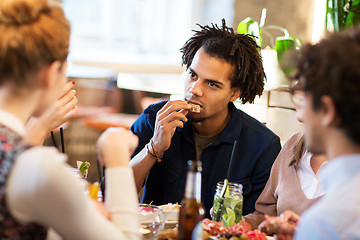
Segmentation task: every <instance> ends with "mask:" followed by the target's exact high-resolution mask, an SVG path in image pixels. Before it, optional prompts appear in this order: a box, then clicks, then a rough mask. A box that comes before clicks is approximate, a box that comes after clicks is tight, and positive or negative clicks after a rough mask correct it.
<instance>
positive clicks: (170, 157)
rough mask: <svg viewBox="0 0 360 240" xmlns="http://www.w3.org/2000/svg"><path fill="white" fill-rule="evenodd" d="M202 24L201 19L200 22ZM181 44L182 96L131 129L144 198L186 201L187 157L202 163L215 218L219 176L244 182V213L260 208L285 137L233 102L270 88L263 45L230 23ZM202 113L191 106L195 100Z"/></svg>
mask: <svg viewBox="0 0 360 240" xmlns="http://www.w3.org/2000/svg"><path fill="white" fill-rule="evenodd" d="M199 26H200V25H199ZM200 28H201V30H200V31H195V34H194V36H193V37H191V38H190V39H189V40H188V41H187V42H186V43H185V45H184V46H183V48H182V49H181V51H182V53H183V57H182V61H183V64H185V65H186V69H187V72H186V79H185V90H184V101H181V100H177V101H167V102H161V103H157V104H154V105H150V106H149V107H148V108H147V109H145V110H144V112H143V113H142V114H141V116H140V117H139V118H138V119H137V121H136V122H135V123H134V124H133V125H132V126H131V130H132V131H133V132H134V133H135V134H136V135H137V136H138V137H139V146H138V148H137V149H136V150H135V153H134V156H133V158H132V160H131V162H130V165H131V166H132V168H133V170H134V173H135V181H136V184H137V188H138V190H140V188H141V187H142V186H143V184H145V188H144V195H143V200H142V201H143V202H145V203H150V202H152V203H153V204H156V205H161V204H166V203H177V202H180V201H181V200H182V199H183V196H184V190H185V182H186V167H187V161H188V160H194V159H196V160H201V161H202V194H201V195H202V201H203V203H204V207H205V210H206V216H207V217H209V210H210V208H211V207H212V204H213V197H214V193H215V188H216V184H217V182H220V181H223V180H224V179H225V178H226V177H227V176H228V169H229V168H228V166H229V163H230V155H231V153H232V149H233V146H234V142H235V141H237V147H236V152H235V153H234V154H235V155H234V159H233V162H232V166H233V167H232V169H231V172H230V174H231V177H230V179H229V181H231V182H237V183H241V184H242V185H243V195H244V208H243V213H244V214H247V213H250V212H253V211H254V205H255V201H256V199H257V198H258V196H259V195H260V193H261V191H262V189H263V188H264V186H265V184H266V181H267V179H268V177H269V173H270V169H271V166H272V164H273V162H274V159H275V158H276V156H277V154H278V152H279V151H280V148H281V147H280V140H279V138H278V137H277V136H276V135H275V134H274V133H273V132H271V131H270V130H269V129H268V128H266V127H265V126H264V125H263V124H261V123H260V122H258V121H257V120H255V119H254V118H252V117H250V116H249V115H247V114H246V113H244V112H242V111H240V110H238V109H237V108H235V106H234V104H233V101H235V100H236V99H238V98H240V100H241V101H242V103H247V102H253V101H254V98H255V96H256V95H259V96H260V95H261V94H262V92H263V88H264V78H265V74H264V69H263V65H262V59H261V56H260V53H259V47H258V46H257V45H256V43H255V41H254V40H253V39H252V38H251V37H250V36H248V35H242V34H236V33H234V31H233V29H232V28H229V27H227V26H226V25H225V21H224V20H223V23H222V27H221V28H219V27H218V26H217V25H212V26H200ZM193 104H195V105H198V107H199V108H200V111H199V112H192V111H191V108H192V105H193Z"/></svg>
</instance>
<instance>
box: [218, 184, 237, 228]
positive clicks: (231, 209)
mask: <svg viewBox="0 0 360 240" xmlns="http://www.w3.org/2000/svg"><path fill="white" fill-rule="evenodd" d="M223 186H224V182H218V183H217V185H216V192H215V196H214V205H213V221H222V222H223V223H224V225H225V226H226V227H232V225H234V224H235V223H239V222H240V220H241V216H242V209H243V195H242V185H241V184H240V183H233V182H229V183H228V186H227V189H226V191H225V193H224V194H223V196H222V192H223V191H222V190H223Z"/></svg>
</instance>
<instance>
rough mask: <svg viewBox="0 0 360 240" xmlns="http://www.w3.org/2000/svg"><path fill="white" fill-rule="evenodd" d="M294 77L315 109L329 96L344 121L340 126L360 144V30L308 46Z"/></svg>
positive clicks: (302, 54)
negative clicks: (309, 97) (308, 95)
mask: <svg viewBox="0 0 360 240" xmlns="http://www.w3.org/2000/svg"><path fill="white" fill-rule="evenodd" d="M294 78H295V79H298V80H300V82H301V86H302V89H303V90H304V91H305V93H307V94H310V95H311V96H312V98H313V108H314V109H315V110H319V109H320V108H321V98H322V96H329V97H330V98H331V99H332V100H333V102H334V104H335V107H336V111H337V114H338V117H339V119H340V122H339V124H338V127H339V128H341V129H343V130H344V131H345V133H346V134H347V136H348V137H349V138H350V139H351V140H352V141H353V142H354V143H356V144H360V29H359V28H356V29H350V30H347V31H344V32H340V33H336V34H333V35H331V36H329V37H328V38H326V39H323V40H322V41H321V42H319V43H318V44H316V45H310V44H308V45H305V46H304V47H303V48H302V49H301V51H300V56H299V60H298V63H297V67H296V73H295V77H294Z"/></svg>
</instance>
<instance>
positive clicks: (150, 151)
mask: <svg viewBox="0 0 360 240" xmlns="http://www.w3.org/2000/svg"><path fill="white" fill-rule="evenodd" d="M145 147H146V150H147V154H149V155H150V156H151V157H152V158H153V159H156V162H161V158H162V157H163V155H164V154H163V153H161V154H159V153H158V152H156V151H155V148H154V142H153V140H152V139H150V142H149V143H147V144H146V145H145Z"/></svg>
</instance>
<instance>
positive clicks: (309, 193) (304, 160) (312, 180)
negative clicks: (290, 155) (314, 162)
mask: <svg viewBox="0 0 360 240" xmlns="http://www.w3.org/2000/svg"><path fill="white" fill-rule="evenodd" d="M311 157H312V153H310V152H309V151H307V150H306V151H305V153H304V155H303V156H302V157H301V162H300V165H299V166H297V167H296V172H297V175H298V179H299V182H300V186H301V189H302V190H303V192H304V194H305V196H306V197H307V198H308V199H313V198H316V197H319V196H321V195H323V194H324V190H323V187H322V184H321V181H320V177H319V175H318V173H319V171H318V172H317V174H315V173H314V171H313V169H312V167H311V163H310V160H311ZM324 165H326V162H324V163H323V164H322V165H321V166H320V168H319V170H320V169H322V168H323V167H324Z"/></svg>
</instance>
